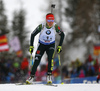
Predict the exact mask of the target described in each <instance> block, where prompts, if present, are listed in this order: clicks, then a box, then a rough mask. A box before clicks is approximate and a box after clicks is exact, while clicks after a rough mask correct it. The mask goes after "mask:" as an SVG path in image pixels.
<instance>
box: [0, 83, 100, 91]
mask: <svg viewBox="0 0 100 91" xmlns="http://www.w3.org/2000/svg"><path fill="white" fill-rule="evenodd" d="M0 91H100V84H58V86H57V87H53V86H45V85H42V84H36V85H15V84H0Z"/></svg>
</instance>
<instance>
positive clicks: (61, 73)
mask: <svg viewBox="0 0 100 91" xmlns="http://www.w3.org/2000/svg"><path fill="white" fill-rule="evenodd" d="M58 60H59V66H60V67H59V69H60V76H61V84H64V83H63V77H62V64H61V61H60V54H58Z"/></svg>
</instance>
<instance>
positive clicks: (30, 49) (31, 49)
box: [29, 46, 34, 54]
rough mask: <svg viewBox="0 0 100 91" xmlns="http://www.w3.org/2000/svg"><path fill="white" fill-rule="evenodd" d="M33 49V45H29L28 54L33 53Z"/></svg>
mask: <svg viewBox="0 0 100 91" xmlns="http://www.w3.org/2000/svg"><path fill="white" fill-rule="evenodd" d="M33 49H34V46H30V47H29V52H30V54H32V53H33Z"/></svg>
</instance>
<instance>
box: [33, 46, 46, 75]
mask: <svg viewBox="0 0 100 91" xmlns="http://www.w3.org/2000/svg"><path fill="white" fill-rule="evenodd" d="M44 51H45V46H44V45H42V44H40V45H39V46H38V49H37V51H36V54H35V61H34V64H33V66H32V70H31V75H35V72H36V70H37V67H38V65H39V63H40V60H41V57H42V56H43V54H44Z"/></svg>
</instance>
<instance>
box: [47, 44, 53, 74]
mask: <svg viewBox="0 0 100 91" xmlns="http://www.w3.org/2000/svg"><path fill="white" fill-rule="evenodd" d="M46 53H47V56H48V72H51V73H52V70H53V65H54V64H53V58H54V54H55V44H52V45H50V47H49V49H48V50H47V51H46Z"/></svg>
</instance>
